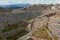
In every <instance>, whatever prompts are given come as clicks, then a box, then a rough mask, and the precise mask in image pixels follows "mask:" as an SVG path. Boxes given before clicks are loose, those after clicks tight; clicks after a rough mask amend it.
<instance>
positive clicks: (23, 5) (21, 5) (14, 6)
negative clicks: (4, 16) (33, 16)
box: [0, 4, 30, 9]
mask: <svg viewBox="0 0 60 40" xmlns="http://www.w3.org/2000/svg"><path fill="white" fill-rule="evenodd" d="M29 5H30V4H10V5H0V7H3V8H5V9H6V8H10V7H11V8H13V9H18V8H23V7H27V6H29Z"/></svg>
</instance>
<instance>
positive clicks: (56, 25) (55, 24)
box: [48, 15, 60, 38]
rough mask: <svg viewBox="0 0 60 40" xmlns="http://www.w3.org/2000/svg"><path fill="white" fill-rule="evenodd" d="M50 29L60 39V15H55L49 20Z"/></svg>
mask: <svg viewBox="0 0 60 40" xmlns="http://www.w3.org/2000/svg"><path fill="white" fill-rule="evenodd" d="M48 28H49V29H50V30H51V31H52V33H53V34H54V35H56V36H57V37H59V38H60V15H55V16H52V17H50V18H49V22H48Z"/></svg>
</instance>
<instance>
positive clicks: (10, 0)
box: [0, 0, 60, 5]
mask: <svg viewBox="0 0 60 40" xmlns="http://www.w3.org/2000/svg"><path fill="white" fill-rule="evenodd" d="M17 3H30V4H39V3H40V4H43V3H44V4H49V3H54V4H55V3H60V0H0V4H1V5H2V4H3V5H5V4H17Z"/></svg>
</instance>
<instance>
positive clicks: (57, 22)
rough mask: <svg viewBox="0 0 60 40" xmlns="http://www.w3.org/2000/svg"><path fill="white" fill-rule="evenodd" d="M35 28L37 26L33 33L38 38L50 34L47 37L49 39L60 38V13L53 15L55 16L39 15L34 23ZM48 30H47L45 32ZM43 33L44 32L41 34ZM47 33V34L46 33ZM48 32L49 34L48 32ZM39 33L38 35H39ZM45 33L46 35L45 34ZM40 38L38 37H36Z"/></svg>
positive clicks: (57, 39)
mask: <svg viewBox="0 0 60 40" xmlns="http://www.w3.org/2000/svg"><path fill="white" fill-rule="evenodd" d="M32 27H33V28H35V33H33V35H34V34H35V35H34V36H35V37H36V38H39V37H40V38H43V39H44V37H46V36H48V37H49V36H50V37H51V39H50V37H49V38H48V37H46V38H47V39H48V40H55V39H56V40H60V15H57V14H55V15H53V16H49V17H46V16H43V17H40V18H39V17H38V18H36V19H35V21H34V23H33V26H32ZM45 31H47V32H45ZM40 33H42V34H40ZM44 33H46V34H44ZM47 33H48V34H47ZM37 35H38V36H37ZM44 35H45V36H44ZM36 40H38V39H36Z"/></svg>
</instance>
